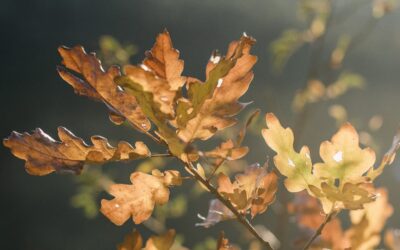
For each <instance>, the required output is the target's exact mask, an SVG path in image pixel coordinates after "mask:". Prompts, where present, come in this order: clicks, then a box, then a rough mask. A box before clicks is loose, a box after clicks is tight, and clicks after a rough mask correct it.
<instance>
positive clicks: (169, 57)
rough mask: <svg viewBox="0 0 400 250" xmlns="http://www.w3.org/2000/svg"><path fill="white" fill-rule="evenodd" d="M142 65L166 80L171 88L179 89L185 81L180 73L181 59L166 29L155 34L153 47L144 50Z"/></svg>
mask: <svg viewBox="0 0 400 250" xmlns="http://www.w3.org/2000/svg"><path fill="white" fill-rule="evenodd" d="M143 65H145V66H146V67H147V68H148V69H150V70H152V71H153V72H154V73H155V74H156V75H157V76H158V77H160V78H162V79H165V80H167V81H168V84H169V86H170V88H171V90H175V91H176V90H179V89H180V88H181V87H182V86H183V84H184V83H185V81H186V78H185V77H183V76H182V75H181V74H182V71H183V66H184V63H183V60H181V59H179V51H178V50H176V49H174V47H173V45H172V41H171V37H170V35H169V32H168V31H167V30H164V32H162V33H161V34H159V35H158V36H157V39H156V43H155V44H154V46H153V48H152V49H151V50H150V51H147V52H146V58H145V59H144V60H143Z"/></svg>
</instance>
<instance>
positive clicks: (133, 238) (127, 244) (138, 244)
mask: <svg viewBox="0 0 400 250" xmlns="http://www.w3.org/2000/svg"><path fill="white" fill-rule="evenodd" d="M142 246H143V238H142V236H141V235H140V233H139V232H138V231H136V230H133V232H132V233H130V234H128V235H126V236H125V238H124V241H123V242H122V243H121V244H119V245H118V246H117V250H142Z"/></svg>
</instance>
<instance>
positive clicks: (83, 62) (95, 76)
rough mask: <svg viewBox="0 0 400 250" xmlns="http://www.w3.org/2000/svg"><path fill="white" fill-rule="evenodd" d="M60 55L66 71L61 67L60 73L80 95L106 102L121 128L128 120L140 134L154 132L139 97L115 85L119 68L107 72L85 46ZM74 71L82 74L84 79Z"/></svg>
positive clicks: (111, 68)
mask: <svg viewBox="0 0 400 250" xmlns="http://www.w3.org/2000/svg"><path fill="white" fill-rule="evenodd" d="M58 51H59V53H60V55H61V57H62V58H63V62H62V63H63V65H64V66H65V67H66V68H63V67H58V73H59V74H60V76H61V78H63V79H64V81H66V82H67V83H69V84H70V85H71V86H72V87H73V88H74V90H75V92H76V93H77V94H79V95H83V96H88V97H89V98H91V99H94V100H98V101H102V102H104V103H105V104H106V105H107V107H109V108H110V110H111V113H112V115H111V119H112V120H113V121H116V123H118V124H119V123H121V121H122V120H123V119H127V120H128V121H129V122H130V123H131V124H133V125H134V126H135V127H136V128H138V129H139V130H140V131H148V130H149V129H150V122H149V121H148V119H147V118H146V117H145V115H144V114H143V112H142V110H141V108H140V107H139V106H138V104H137V101H136V99H135V97H134V96H132V95H129V94H127V93H126V92H124V91H123V90H121V89H120V88H119V87H118V86H117V84H115V83H114V78H115V77H117V76H119V75H120V70H119V69H118V68H117V67H115V66H114V67H110V68H109V69H108V70H107V71H106V72H105V71H104V70H103V68H102V65H101V63H100V61H99V60H98V59H97V58H96V56H95V54H87V53H86V52H85V50H84V49H83V47H81V46H76V47H74V48H67V47H60V48H59V49H58ZM70 71H71V72H75V73H77V74H80V75H81V76H82V79H81V78H79V77H77V76H75V75H74V74H73V73H71V72H70Z"/></svg>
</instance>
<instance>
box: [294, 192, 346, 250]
mask: <svg viewBox="0 0 400 250" xmlns="http://www.w3.org/2000/svg"><path fill="white" fill-rule="evenodd" d="M288 210H289V212H290V213H292V214H294V215H295V216H296V222H297V224H298V225H299V226H300V229H301V232H302V233H304V235H303V236H302V237H301V238H300V239H298V240H296V241H297V243H298V244H299V245H300V243H301V245H304V244H305V243H306V241H308V240H309V238H310V237H311V236H310V235H308V234H309V233H310V232H311V233H313V232H314V231H315V230H317V228H318V227H319V226H320V225H321V224H322V223H323V222H324V220H325V216H326V215H323V210H322V207H321V205H320V204H319V203H318V200H317V199H316V198H314V197H312V196H310V195H308V194H307V193H306V192H305V191H303V192H299V193H296V196H295V199H294V200H293V201H292V202H291V203H289V205H288ZM348 246H349V241H348V240H347V239H346V238H345V237H344V232H343V230H342V227H341V223H340V220H339V219H338V218H337V217H334V218H332V219H331V220H330V222H329V223H327V224H326V225H325V227H324V229H323V230H322V232H321V237H319V239H317V240H315V241H314V242H313V244H312V246H311V248H310V249H324V248H327V249H332V250H343V249H347V247H348Z"/></svg>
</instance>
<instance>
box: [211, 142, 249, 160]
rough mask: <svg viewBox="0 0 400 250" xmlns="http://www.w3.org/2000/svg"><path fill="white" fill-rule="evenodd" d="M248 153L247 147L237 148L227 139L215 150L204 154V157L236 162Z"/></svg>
mask: <svg viewBox="0 0 400 250" xmlns="http://www.w3.org/2000/svg"><path fill="white" fill-rule="evenodd" d="M248 152H249V148H248V147H237V146H236V145H235V143H234V142H233V141H232V140H231V139H229V140H227V141H225V142H223V143H221V145H219V146H218V147H216V148H215V149H213V150H211V151H207V152H204V153H203V154H204V155H205V156H206V157H210V158H216V159H224V160H230V161H231V160H238V159H240V158H242V157H244V156H245V155H246V154H247V153H248Z"/></svg>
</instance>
